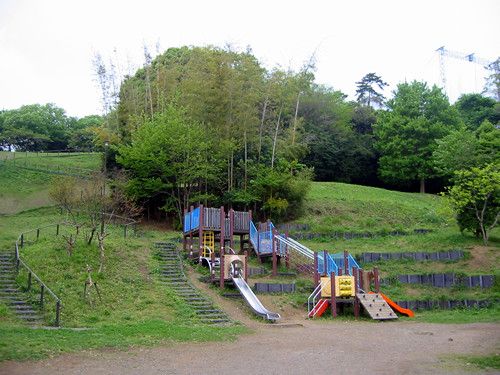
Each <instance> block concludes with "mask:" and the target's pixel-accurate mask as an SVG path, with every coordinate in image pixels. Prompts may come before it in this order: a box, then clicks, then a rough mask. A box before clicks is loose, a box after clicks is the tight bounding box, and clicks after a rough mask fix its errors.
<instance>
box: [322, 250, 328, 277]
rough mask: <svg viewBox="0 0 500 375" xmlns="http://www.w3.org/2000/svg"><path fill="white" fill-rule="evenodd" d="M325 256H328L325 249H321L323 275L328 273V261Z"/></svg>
mask: <svg viewBox="0 0 500 375" xmlns="http://www.w3.org/2000/svg"><path fill="white" fill-rule="evenodd" d="M327 256H328V253H327V252H326V250H323V274H324V275H325V276H327V275H328V262H327Z"/></svg>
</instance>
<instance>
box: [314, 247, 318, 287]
mask: <svg viewBox="0 0 500 375" xmlns="http://www.w3.org/2000/svg"><path fill="white" fill-rule="evenodd" d="M318 284H319V273H318V253H317V252H316V251H315V252H314V287H315V288H316V287H317V286H318Z"/></svg>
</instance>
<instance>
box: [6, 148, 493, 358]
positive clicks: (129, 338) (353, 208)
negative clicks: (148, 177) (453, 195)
mask: <svg viewBox="0 0 500 375" xmlns="http://www.w3.org/2000/svg"><path fill="white" fill-rule="evenodd" d="M0 156H3V155H0ZM25 158H26V165H28V163H29V162H30V161H29V160H28V159H30V158H31V159H32V160H38V159H42V158H43V161H44V162H45V163H46V164H45V166H46V167H47V169H49V168H50V169H57V168H58V166H59V169H62V166H66V167H79V166H85V167H90V168H95V169H98V167H99V155H96V154H91V155H75V156H74V157H72V156H59V157H58V156H46V155H43V156H40V155H39V156H36V155H30V154H27V155H25ZM0 159H1V157H0ZM20 160H21V158H19V157H18V159H17V160H16V165H14V162H13V160H12V159H8V160H7V161H5V162H4V163H0V198H1V200H0V202H1V203H0V249H2V250H5V249H12V247H13V244H14V241H15V239H16V238H17V236H18V235H19V233H20V232H22V231H25V230H29V229H33V228H37V227H41V226H43V225H45V224H49V223H54V222H56V221H59V220H61V216H60V215H59V212H58V210H56V209H55V208H52V207H43V208H40V207H41V206H48V205H50V202H49V201H48V198H47V195H46V194H47V190H48V187H49V185H50V181H51V179H52V176H53V175H52V174H48V173H43V172H38V171H35V170H30V169H25V168H24V165H23V162H20ZM58 163H60V164H58ZM32 165H36V163H35V164H32ZM44 194H45V195H44ZM36 197H42V198H40V199H39V200H37V199H35V198H36ZM6 213H9V214H10V215H2V214H6ZM297 223H302V224H307V225H308V226H309V228H308V229H306V230H305V232H306V233H315V234H316V235H317V237H315V238H313V239H308V240H300V242H303V243H304V244H306V245H307V246H309V247H310V248H312V249H315V250H328V251H331V252H339V251H342V250H348V251H350V252H352V253H354V254H359V253H361V252H364V251H376V252H382V251H384V252H385V251H388V252H393V251H398V252H401V251H437V250H450V249H457V248H458V249H463V250H464V251H466V254H467V257H466V258H465V259H463V260H460V261H458V262H439V263H423V262H414V261H406V262H394V261H386V262H380V263H378V264H376V265H377V266H378V267H380V269H381V273H382V276H383V277H384V278H394V277H395V276H396V275H398V274H401V273H419V274H420V273H433V272H455V273H457V272H458V273H461V274H464V275H471V274H496V275H497V276H498V273H499V271H498V266H497V265H498V262H499V261H500V258H499V255H498V254H499V251H498V248H499V245H500V239H499V238H500V235H499V230H498V229H497V230H496V231H495V232H494V233H493V235H492V236H491V243H490V246H489V247H484V246H481V242H480V241H479V240H477V239H476V238H474V237H472V236H471V235H468V234H465V235H462V234H460V232H459V231H458V228H457V227H456V224H455V222H454V218H453V213H452V211H451V210H450V208H449V206H448V204H447V202H446V199H445V198H442V197H439V196H434V195H428V194H411V193H401V192H395V191H388V190H384V189H377V188H370V187H364V186H356V185H349V184H341V183H313V184H312V188H311V190H310V192H309V194H308V196H307V199H306V202H305V206H304V215H303V216H302V217H301V218H300V219H299V220H297ZM414 229H429V230H431V232H430V233H427V234H414V233H413V230H414ZM392 231H401V232H406V235H402V236H394V235H391V233H390V232H392ZM142 232H143V235H142V236H141V237H134V238H128V239H127V240H124V239H123V238H122V237H121V230H120V229H119V228H114V229H113V228H111V233H112V234H111V235H110V236H109V237H108V240H107V242H106V261H105V269H104V272H103V273H102V274H97V272H96V270H97V268H98V263H99V257H98V255H99V253H98V249H97V246H96V244H92V245H90V246H89V245H86V244H84V242H83V235H80V237H79V239H78V243H77V246H76V248H75V250H74V253H73V255H71V256H70V255H69V254H68V253H67V251H66V249H65V242H64V240H63V238H62V236H59V237H55V236H53V235H45V232H44V231H42V233H43V234H42V236H41V238H40V240H39V241H38V242H37V243H35V244H33V245H30V246H27V247H25V248H24V249H23V257H24V258H25V259H26V260H27V261H28V264H29V265H30V266H31V267H32V268H33V270H34V271H35V272H36V273H37V274H38V275H39V276H40V277H42V279H43V280H44V281H45V282H47V284H48V285H49V286H50V287H51V288H53V290H54V291H55V292H56V293H57V294H58V295H59V296H60V297H61V298H62V300H63V310H62V322H63V324H64V325H65V326H66V327H78V328H82V327H83V328H86V330H84V331H72V330H70V329H62V330H58V331H45V330H32V329H29V328H26V327H22V326H20V325H19V323H18V322H17V321H16V320H15V319H14V318H13V316H12V314H10V312H9V311H8V310H7V309H6V308H5V306H3V305H2V304H1V303H0V336H1V337H2V340H1V341H2V342H1V344H0V360H2V359H8V358H38V357H41V356H46V355H52V354H55V353H61V352H67V351H75V350H80V349H85V348H101V347H127V346H129V345H153V344H157V343H162V342H168V341H170V340H195V341H208V340H221V339H230V338H231V337H233V336H234V335H235V334H237V333H240V332H242V331H244V329H243V328H242V327H239V326H236V327H232V328H214V327H207V326H204V325H201V324H199V323H198V322H197V321H196V319H194V318H193V315H192V313H191V311H190V310H189V308H188V307H187V306H185V305H183V304H182V302H181V301H179V300H177V299H176V297H175V295H174V294H173V293H172V291H171V290H169V289H168V288H167V287H166V286H164V285H163V284H161V283H160V282H158V278H157V275H156V274H157V272H158V268H159V264H158V260H157V259H156V258H155V256H154V252H153V250H152V243H153V242H154V241H155V240H158V239H162V240H163V239H165V238H174V237H178V233H175V232H165V231H159V230H157V229H151V227H143V228H142ZM302 232H304V231H302ZM339 233H340V234H342V233H371V234H374V235H375V236H373V237H370V238H356V239H350V240H348V239H344V238H342V236H340V238H339V237H334V234H337V235H338V234H339ZM61 234H63V233H61ZM293 235H294V233H292V236H293ZM252 262H253V261H252ZM87 265H89V266H90V267H92V268H93V270H94V271H93V273H92V275H93V278H94V281H97V282H98V285H99V287H100V289H101V292H102V301H98V300H97V299H96V300H95V302H96V303H95V305H94V306H90V305H89V303H88V301H87V300H85V299H84V298H83V296H82V294H83V286H84V282H85V279H86V276H87V274H86V267H87ZM371 266H372V265H367V267H368V268H371ZM269 279H270V280H269V281H271V282H272V281H276V279H271V278H269ZM498 279H499V277H497V280H498ZM279 280H280V279H279ZM283 280H287V281H290V282H297V285H299V288H301V289H303V292H301V293H298V294H294V295H290V296H285V295H283V296H276V297H272V298H275V299H276V300H277V301H278V302H277V304H278V305H279V306H284V308H286V306H290V305H293V306H297V307H299V308H301V309H303V303H304V302H305V301H307V296H308V294H309V291H308V289H307V288H306V287H307V286H310V285H312V280H311V278H299V279H297V278H295V277H288V278H287V277H284V278H283ZM19 281H20V282H21V283H24V285H25V282H26V274H21V275H20V276H19ZM384 291H386V292H387V293H388V294H389V295H390V296H391V297H393V298H394V299H434V300H436V299H449V298H457V299H463V298H471V299H477V298H481V299H482V298H489V299H492V298H493V299H494V298H497V299H498V298H500V288H499V283H498V281H497V283H496V285H495V287H494V288H491V289H487V290H486V289H485V290H481V289H478V288H473V289H465V288H452V289H444V288H433V287H428V286H410V285H403V284H398V283H395V284H391V285H386V286H384ZM32 297H33V299H36V295H34V294H33V295H32ZM94 298H96V296H95V293H94ZM238 303H239V302H238ZM46 314H47V315H46V316H47V321H50V320H51V319H52V318H51V315H50V314H51V311H46ZM419 316H420V317H421V318H419V319H424V320H425V319H428V320H430V321H439V320H444V321H446V320H448V321H454V322H456V321H471V320H474V319H481V320H490V321H491V320H494V321H497V320H499V319H500V316H499V311H498V308H496V307H495V308H492V309H487V310H481V311H479V312H477V311H476V312H473V313H471V312H470V311H463V312H460V311H459V312H453V313H450V312H448V311H444V312H430V313H422V314H419ZM87 329H88V330H87ZM47 342H50V343H51V344H50V346H48V345H46V343H47Z"/></svg>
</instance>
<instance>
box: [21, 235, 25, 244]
mask: <svg viewBox="0 0 500 375" xmlns="http://www.w3.org/2000/svg"><path fill="white" fill-rule="evenodd" d="M21 247H24V233H21Z"/></svg>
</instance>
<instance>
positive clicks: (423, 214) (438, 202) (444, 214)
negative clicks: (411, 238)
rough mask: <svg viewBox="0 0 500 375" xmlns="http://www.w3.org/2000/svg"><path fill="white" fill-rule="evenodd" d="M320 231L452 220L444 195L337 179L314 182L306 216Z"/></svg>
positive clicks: (427, 224) (417, 225)
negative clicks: (343, 181) (368, 185)
mask: <svg viewBox="0 0 500 375" xmlns="http://www.w3.org/2000/svg"><path fill="white" fill-rule="evenodd" d="M299 222H302V223H307V224H310V226H311V230H312V231H315V232H319V233H330V232H334V231H341V232H348V231H349V232H380V231H382V232H383V231H393V230H413V229H419V228H429V227H435V226H443V225H446V224H451V223H453V213H452V211H451V209H450V208H449V207H448V205H447V204H446V200H445V199H443V198H442V197H439V196H436V195H430V194H414V193H402V192H398V191H390V190H385V189H379V188H374V187H367V186H360V185H350V184H343V183H335V182H314V183H313V184H312V187H311V190H310V191H309V194H308V195H307V199H306V204H305V216H304V217H303V218H301V219H300V220H299Z"/></svg>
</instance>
